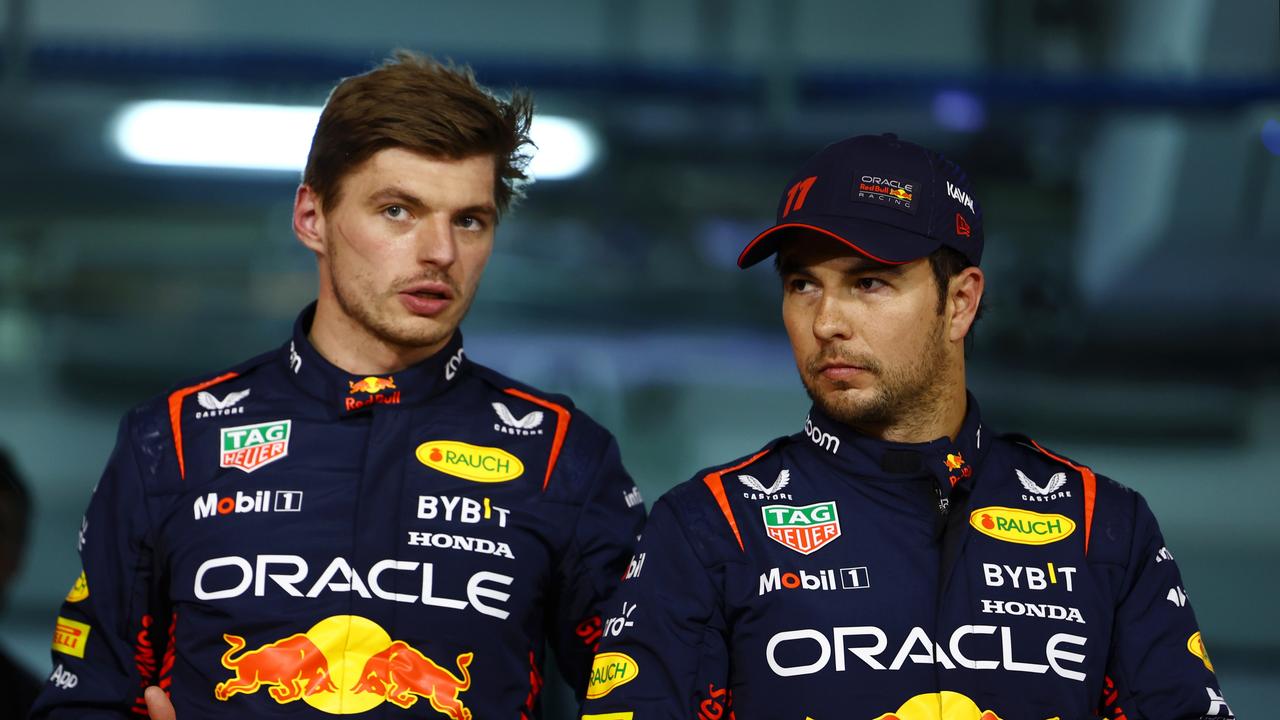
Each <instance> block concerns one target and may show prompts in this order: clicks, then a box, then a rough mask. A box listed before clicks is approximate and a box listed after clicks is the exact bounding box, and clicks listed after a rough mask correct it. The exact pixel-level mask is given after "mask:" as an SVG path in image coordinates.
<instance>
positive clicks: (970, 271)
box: [947, 267, 987, 342]
mask: <svg viewBox="0 0 1280 720" xmlns="http://www.w3.org/2000/svg"><path fill="white" fill-rule="evenodd" d="M986 282H987V281H986V277H985V276H984V275H983V274H982V271H981V270H979V269H978V268H976V267H967V268H965V269H964V270H961V271H960V272H959V273H957V274H956V276H955V277H953V278H951V282H950V283H948V286H947V310H948V311H949V312H950V314H951V322H950V323H949V324H948V337H947V339H948V340H950V341H951V342H960V341H961V340H964V337H965V336H966V335H968V334H969V330H970V328H972V327H973V321H974V320H975V319H977V316H978V305H979V304H980V303H981V302H982V292H983V290H984V289H986Z"/></svg>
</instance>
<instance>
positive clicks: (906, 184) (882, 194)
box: [853, 175, 916, 215]
mask: <svg viewBox="0 0 1280 720" xmlns="http://www.w3.org/2000/svg"><path fill="white" fill-rule="evenodd" d="M915 192H916V191H915V183H912V182H911V181H909V180H903V179H901V178H891V177H880V176H877V175H863V176H862V177H860V178H858V182H857V184H855V185H854V191H853V199H854V200H860V201H862V202H869V203H874V204H876V205H885V206H888V207H891V208H894V209H895V210H903V211H905V212H909V213H911V214H912V215H914V214H915V212H916V208H915V205H914V204H913V202H912V201H913V200H914V199H915Z"/></svg>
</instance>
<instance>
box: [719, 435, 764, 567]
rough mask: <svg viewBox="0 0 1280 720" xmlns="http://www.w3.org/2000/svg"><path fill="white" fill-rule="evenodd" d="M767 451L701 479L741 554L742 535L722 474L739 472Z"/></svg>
mask: <svg viewBox="0 0 1280 720" xmlns="http://www.w3.org/2000/svg"><path fill="white" fill-rule="evenodd" d="M769 450H770V448H765V449H764V450H761V451H760V452H758V453H756V454H755V455H752V456H751V457H749V458H747V459H746V460H743V461H742V462H740V463H738V464H737V465H734V466H733V467H728V468H725V469H723V470H717V471H715V472H712V473H707V475H706V477H704V478H702V482H704V483H706V484H707V488H708V489H710V490H711V495H712V497H714V498H715V499H716V504H717V505H719V506H720V512H722V513H724V519H725V520H728V521H729V528H730V529H731V530H733V536H734V537H735V538H737V539H738V548H739V549H740V550H742V551H743V552H746V551H747V547H746V546H745V545H743V544H742V533H740V532H738V521H737V520H736V519H734V517H733V510H732V509H731V508H730V507H729V498H728V496H726V495H725V493H724V474H725V473H730V472H733V471H735V470H741V469H742V468H744V467H746V466H748V465H750V464H751V463H753V462H755V461H756V460H759V459H760V458H761V457H763V456H764V455H766V454H767V453H768V452H769Z"/></svg>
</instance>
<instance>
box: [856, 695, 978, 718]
mask: <svg viewBox="0 0 1280 720" xmlns="http://www.w3.org/2000/svg"><path fill="white" fill-rule="evenodd" d="M875 720H1001V718H1000V716H999V715H996V714H995V713H994V712H993V711H991V710H982V709H980V708H979V707H978V704H977V703H975V702H974V701H973V700H971V699H970V698H969V697H968V696H967V695H964V694H961V693H958V692H953V691H951V690H943V691H942V692H936V693H924V694H922V695H916V696H915V697H913V698H911V699H910V700H908V701H906V702H904V703H902V707H900V708H898V710H897V712H891V713H885V714H884V715H881V716H879V717H877V718H876V719H875Z"/></svg>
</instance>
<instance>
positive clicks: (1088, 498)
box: [1027, 438, 1098, 557]
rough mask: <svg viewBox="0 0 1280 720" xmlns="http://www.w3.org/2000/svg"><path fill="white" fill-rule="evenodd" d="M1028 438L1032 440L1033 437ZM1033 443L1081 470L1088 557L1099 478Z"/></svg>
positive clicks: (1041, 448) (1032, 441) (1085, 540)
mask: <svg viewBox="0 0 1280 720" xmlns="http://www.w3.org/2000/svg"><path fill="white" fill-rule="evenodd" d="M1027 439H1028V440H1031V438H1027ZM1031 444H1032V445H1034V446H1035V448H1036V449H1037V450H1039V451H1040V452H1042V453H1044V454H1045V455H1048V456H1049V457H1051V458H1053V459H1054V460H1057V461H1058V462H1060V463H1062V464H1064V465H1066V466H1067V467H1070V468H1074V469H1075V470H1078V471H1079V472H1080V479H1081V480H1083V481H1084V554H1085V557H1088V555H1089V533H1090V531H1091V530H1092V529H1093V504H1094V503H1095V502H1096V501H1097V495H1098V478H1097V477H1095V476H1094V474H1093V471H1092V470H1090V469H1089V468H1087V467H1085V466H1084V465H1077V464H1075V463H1073V462H1071V461H1070V460H1068V459H1066V458H1063V457H1058V456H1057V455H1054V454H1053V453H1051V452H1049V451H1048V450H1045V449H1044V448H1043V447H1041V446H1040V443H1038V442H1036V441H1035V440H1031Z"/></svg>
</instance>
